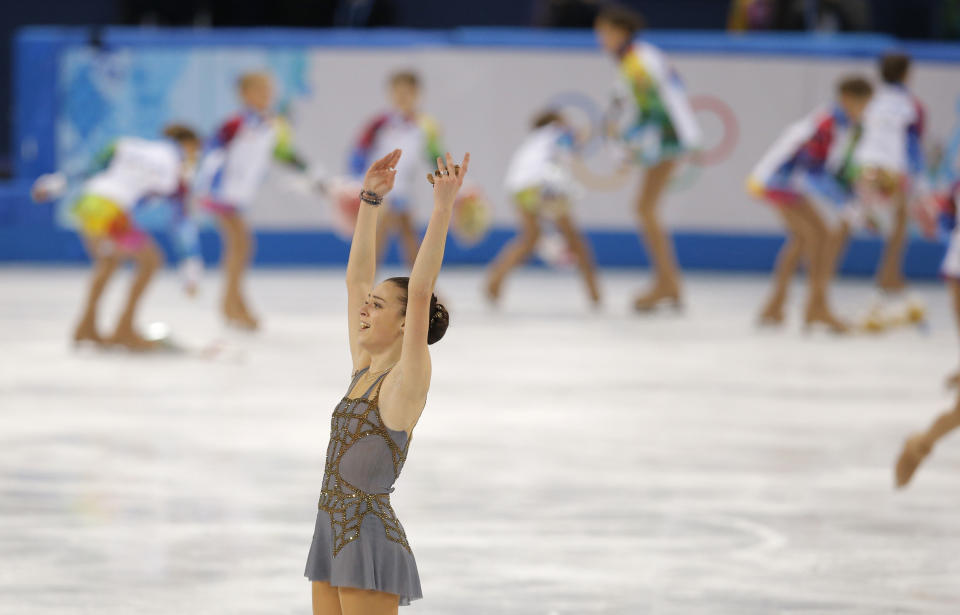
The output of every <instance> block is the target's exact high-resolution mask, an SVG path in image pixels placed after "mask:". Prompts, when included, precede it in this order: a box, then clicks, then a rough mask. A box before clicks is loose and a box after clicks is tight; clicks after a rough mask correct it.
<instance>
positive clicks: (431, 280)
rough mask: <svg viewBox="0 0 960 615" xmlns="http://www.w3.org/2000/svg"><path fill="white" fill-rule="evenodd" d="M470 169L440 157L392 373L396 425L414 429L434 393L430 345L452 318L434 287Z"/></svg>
mask: <svg viewBox="0 0 960 615" xmlns="http://www.w3.org/2000/svg"><path fill="white" fill-rule="evenodd" d="M469 164H470V154H467V155H466V156H464V158H463V163H462V164H461V165H459V166H458V165H455V164H454V162H453V157H452V156H451V155H450V154H449V153H448V154H447V155H446V160H444V159H443V158H437V173H436V174H435V175H434V184H433V213H432V215H431V216H430V222H429V223H428V224H427V232H426V234H425V235H424V237H423V243H422V244H421V245H420V251H419V252H418V253H417V259H416V261H415V262H414V265H413V271H412V272H411V273H410V282H409V284H408V287H407V306H406V317H405V319H404V325H403V327H404V332H403V347H402V350H401V353H400V361H399V363H398V364H397V367H396V368H395V369H394V370H393V372H392V373H391V376H390V377H391V380H392V382H391V386H390V389H389V391H387V390H386V389H385V393H389V395H390V398H391V399H389V400H385V401H387V402H389V404H385V406H386V405H389V406H390V407H391V408H394V409H396V410H397V412H396V413H394V423H395V424H401V425H402V428H403V429H411V428H412V427H413V425H414V424H415V423H416V421H417V418H419V416H420V412H421V411H422V410H423V406H424V404H425V403H426V400H427V391H428V389H429V388H430V353H429V352H428V350H427V345H428V344H430V343H432V342H434V341H436V340H437V339H439V336H442V334H443V331H445V330H446V325H447V321H448V319H449V316H448V314H447V311H446V309H445V308H444V307H443V306H442V305H441V304H439V303H437V301H436V298H435V297H434V295H433V288H434V285H435V284H436V281H437V276H438V275H439V274H440V266H441V265H442V264H443V252H444V249H445V247H446V242H447V229H448V227H449V226H450V217H451V215H452V213H453V202H454V200H455V199H456V196H457V192H458V191H459V190H460V186H462V185H463V178H464V176H466V174H467V167H468V166H469Z"/></svg>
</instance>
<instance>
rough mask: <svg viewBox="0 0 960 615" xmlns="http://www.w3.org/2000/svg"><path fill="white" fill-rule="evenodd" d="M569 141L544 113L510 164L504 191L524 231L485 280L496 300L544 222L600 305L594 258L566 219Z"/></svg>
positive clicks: (571, 186)
mask: <svg viewBox="0 0 960 615" xmlns="http://www.w3.org/2000/svg"><path fill="white" fill-rule="evenodd" d="M572 147H573V135H572V133H571V129H570V127H569V126H568V125H567V123H566V122H565V121H564V118H563V117H562V116H561V115H560V114H559V113H557V112H556V111H544V112H542V113H540V114H539V115H538V116H537V117H536V118H535V119H534V121H533V132H531V133H530V135H529V136H527V138H526V139H525V140H524V141H523V143H521V144H520V147H519V148H518V149H517V151H516V152H515V153H514V155H513V158H511V160H510V165H509V167H508V170H507V178H506V188H507V190H508V191H509V192H510V194H511V195H513V200H514V203H515V205H516V207H517V212H518V213H519V214H520V219H521V222H522V229H521V232H520V235H518V236H517V237H516V239H514V240H513V241H511V242H510V243H509V244H507V245H506V246H504V248H503V250H501V251H500V254H499V255H498V256H497V258H496V260H495V261H494V263H493V265H492V266H491V267H490V273H489V276H488V278H487V289H486V290H487V296H488V297H489V298H490V300H491V301H494V302H495V301H497V300H499V298H500V288H501V285H502V284H503V280H504V278H506V276H507V274H509V273H510V271H511V270H513V269H514V268H515V267H517V266H519V265H521V264H522V263H523V262H524V261H526V260H527V259H528V258H529V257H530V255H531V253H533V251H534V249H535V248H536V245H537V241H538V240H539V238H540V221H541V219H542V218H544V217H547V218H550V219H552V220H553V222H554V223H555V224H556V226H557V229H558V230H559V231H560V233H561V234H562V235H563V237H564V239H566V241H567V245H569V247H570V250H571V252H573V254H574V255H575V256H576V259H577V265H578V266H579V268H580V273H581V274H582V275H583V280H584V282H585V283H586V285H587V292H588V293H589V294H590V300H591V301H592V302H593V304H594V305H599V303H600V291H599V289H598V288H597V280H596V273H595V271H594V263H593V254H592V253H591V250H590V246H589V245H588V244H587V241H586V239H584V237H583V235H582V234H581V233H580V231H579V230H577V227H576V225H575V224H574V222H573V218H572V217H571V215H570V202H571V200H572V198H573V197H574V195H575V194H576V193H577V192H578V191H579V186H578V185H577V184H576V182H575V181H574V180H573V178H572V176H571V171H570V169H569V157H570V150H571V148H572Z"/></svg>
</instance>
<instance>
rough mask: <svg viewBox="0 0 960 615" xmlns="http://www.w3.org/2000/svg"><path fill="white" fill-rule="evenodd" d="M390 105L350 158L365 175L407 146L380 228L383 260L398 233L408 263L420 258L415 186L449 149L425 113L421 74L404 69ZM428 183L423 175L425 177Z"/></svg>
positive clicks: (393, 83)
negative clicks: (424, 170)
mask: <svg viewBox="0 0 960 615" xmlns="http://www.w3.org/2000/svg"><path fill="white" fill-rule="evenodd" d="M388 87H389V99H390V109H389V110H388V111H386V112H385V113H382V114H380V115H378V116H377V117H375V118H373V120H371V121H370V122H369V123H368V124H367V126H366V127H365V128H364V129H363V132H362V133H361V135H360V139H359V140H358V141H357V144H356V146H355V147H354V149H353V152H352V154H351V157H350V169H351V172H352V173H353V174H354V175H357V176H359V175H361V174H363V172H364V170H365V169H366V168H367V167H368V166H369V165H370V161H372V160H377V159H378V158H381V157H383V155H384V154H386V153H388V152H390V151H392V150H394V149H402V150H403V151H405V152H407V155H406V157H404V159H403V160H401V161H400V163H399V164H400V166H399V167H397V178H396V185H395V186H394V188H393V190H391V192H390V198H389V199H388V200H387V202H386V204H385V206H384V211H383V216H382V218H381V220H380V227H379V228H378V229H377V259H378V262H379V261H380V260H382V259H383V256H384V254H385V253H386V251H387V247H388V246H389V243H390V239H391V237H393V236H394V235H397V236H398V237H399V238H400V243H401V246H402V248H403V253H404V255H405V256H406V258H407V261H408V263H410V264H411V265H412V264H413V261H414V259H415V258H416V256H417V245H418V243H419V242H418V240H417V231H416V229H415V228H414V225H413V216H412V214H411V212H410V207H411V201H412V200H413V185H414V181H416V179H417V177H418V176H419V173H420V171H421V169H422V168H423V165H424V162H423V161H424V160H425V161H426V162H427V164H430V165H432V164H433V161H434V160H436V159H437V157H438V156H440V155H442V153H443V146H442V145H441V144H440V129H439V125H438V124H437V122H436V121H435V120H434V119H433V118H431V117H430V116H428V115H427V114H425V113H423V112H421V111H420V109H419V107H420V93H421V92H420V77H419V76H418V75H417V74H416V73H414V72H411V71H400V72H396V73H393V74H392V75H390V78H389V80H388ZM420 181H422V179H421V180H420Z"/></svg>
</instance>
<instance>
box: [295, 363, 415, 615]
mask: <svg viewBox="0 0 960 615" xmlns="http://www.w3.org/2000/svg"><path fill="white" fill-rule="evenodd" d="M368 369H369V368H366V369H362V370H360V371H358V372H357V373H356V374H355V375H354V377H353V382H351V383H350V388H349V389H348V390H347V395H349V394H350V392H351V391H353V387H355V386H356V384H357V382H358V381H359V380H360V377H361V376H363V374H365V373H366V372H367V371H368ZM386 375H387V374H383V375H381V376H380V377H379V378H377V380H376V381H375V382H374V383H373V385H371V386H370V388H369V389H367V392H366V393H364V394H363V396H361V397H359V398H356V399H350V398H349V397H344V398H343V400H342V401H341V402H340V403H339V404H338V405H337V407H336V408H335V409H334V411H333V417H332V418H331V420H330V444H329V445H327V461H326V466H325V468H324V473H323V490H322V492H321V495H320V504H319V506H320V511H319V512H318V513H317V524H316V528H315V529H314V532H313V544H311V545H310V554H309V555H308V556H307V568H306V570H305V571H304V576H306V577H307V578H308V579H310V580H311V581H326V582H328V583H330V585H332V586H334V587H356V588H360V589H373V590H377V591H382V592H388V593H391V594H398V595H399V596H400V604H402V605H407V604H410V601H411V600H416V599H418V598H421V597H422V593H421V591H420V576H419V575H418V574H417V562H416V560H415V559H414V558H413V551H412V550H411V549H410V545H409V544H408V543H407V535H406V533H404V531H403V526H402V525H400V521H399V520H398V519H397V516H396V514H395V513H394V512H393V507H391V506H390V493H391V492H392V491H393V483H394V482H395V481H396V479H397V477H398V476H400V470H401V469H402V468H403V462H404V461H405V460H406V458H407V449H408V448H409V447H410V440H409V438H408V437H407V432H405V431H394V430H393V429H389V428H387V427H386V426H385V425H384V424H383V419H382V418H381V417H380V408H379V406H378V401H377V400H378V398H379V396H380V386H381V385H382V384H383V379H384V378H385V377H386ZM371 393H373V396H372V397H371Z"/></svg>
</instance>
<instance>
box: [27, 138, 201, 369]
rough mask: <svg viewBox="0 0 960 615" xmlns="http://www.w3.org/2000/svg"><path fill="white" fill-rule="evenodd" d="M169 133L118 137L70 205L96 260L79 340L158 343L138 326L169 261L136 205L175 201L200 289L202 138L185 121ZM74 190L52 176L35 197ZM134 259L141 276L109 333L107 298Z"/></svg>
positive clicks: (191, 273)
mask: <svg viewBox="0 0 960 615" xmlns="http://www.w3.org/2000/svg"><path fill="white" fill-rule="evenodd" d="M163 134H164V137H166V138H165V139H164V140H147V139H141V138H138V137H121V138H119V139H117V140H116V141H115V142H113V143H112V144H111V145H110V146H109V147H108V148H107V149H106V150H104V151H103V152H102V153H101V154H100V156H98V158H97V161H96V165H97V166H96V168H94V169H93V170H92V172H93V173H94V174H93V176H92V177H90V178H89V179H87V180H86V182H85V183H84V184H83V187H82V191H81V196H80V197H79V198H78V199H77V200H76V201H75V202H74V203H73V204H72V206H71V208H70V215H71V217H72V218H73V219H74V220H75V222H76V224H77V228H78V230H79V232H80V234H81V235H82V237H83V243H84V247H85V248H86V250H87V254H88V255H89V257H90V259H91V260H92V261H93V277H92V279H91V281H90V287H89V291H88V294H87V299H86V303H85V305H84V307H83V313H82V316H81V317H80V322H79V323H78V324H77V326H76V328H75V330H74V333H73V340H74V342H76V343H86V342H90V343H93V344H96V345H98V346H104V345H116V346H121V347H124V348H127V349H130V350H135V351H143V350H151V349H153V348H155V347H156V346H157V344H156V342H155V341H152V340H147V339H145V338H144V337H143V336H141V335H140V334H139V333H138V332H137V331H136V329H135V327H134V318H135V316H136V310H137V306H138V305H139V303H140V299H141V297H142V296H143V292H144V291H145V290H146V288H147V286H148V285H149V283H150V280H151V278H152V277H153V274H154V273H155V272H156V270H157V269H158V268H160V267H161V266H162V265H163V253H162V252H161V251H160V249H159V248H158V247H157V245H156V243H155V242H154V241H153V239H152V238H151V237H150V235H149V233H147V232H146V231H144V230H143V229H141V228H140V227H139V226H138V225H137V224H136V222H135V221H134V219H133V212H132V210H133V208H134V207H135V206H136V205H137V204H138V203H140V202H141V201H143V200H144V199H147V198H149V197H167V198H169V199H171V201H172V203H173V206H174V207H175V209H176V212H175V213H174V215H173V217H172V220H174V231H175V232H176V233H177V241H176V242H177V243H178V244H179V245H180V246H181V247H182V250H183V251H184V252H186V253H187V255H188V256H189V257H190V258H189V259H188V260H187V261H186V262H187V271H188V280H187V289H188V292H193V290H194V289H195V285H196V281H197V280H196V278H197V277H198V274H199V270H200V269H201V268H200V265H199V248H198V245H197V243H196V229H195V228H192V221H190V219H189V218H188V216H187V211H186V202H185V200H186V197H187V190H188V188H187V187H188V185H189V182H190V178H191V177H192V173H193V168H194V165H195V163H196V158H197V153H198V151H199V149H200V140H199V138H198V137H197V135H196V133H194V131H193V130H191V129H190V128H188V127H186V126H183V125H180V124H170V125H168V126H167V127H166V128H165V129H164V133H163ZM66 187H67V179H66V177H65V176H63V175H61V174H53V175H45V176H42V177H40V178H38V179H37V181H36V182H35V183H34V187H33V190H32V197H33V199H34V200H35V201H37V202H41V201H47V200H50V199H54V198H57V197H58V196H60V195H61V194H63V192H64V191H65V190H66ZM128 260H129V261H132V262H133V263H134V265H135V267H136V275H135V277H134V280H133V283H132V284H131V286H130V291H129V294H128V295H127V300H126V303H125V305H124V308H123V312H122V313H121V315H120V318H119V319H118V321H117V324H116V326H115V327H114V329H113V333H112V334H111V335H110V336H109V337H103V336H101V335H100V332H99V329H98V327H97V311H98V307H99V303H100V297H101V296H102V294H103V291H104V289H105V288H106V286H107V282H109V281H110V278H111V277H112V276H113V273H114V272H115V271H116V269H117V267H118V266H119V265H120V263H122V262H124V261H128Z"/></svg>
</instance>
